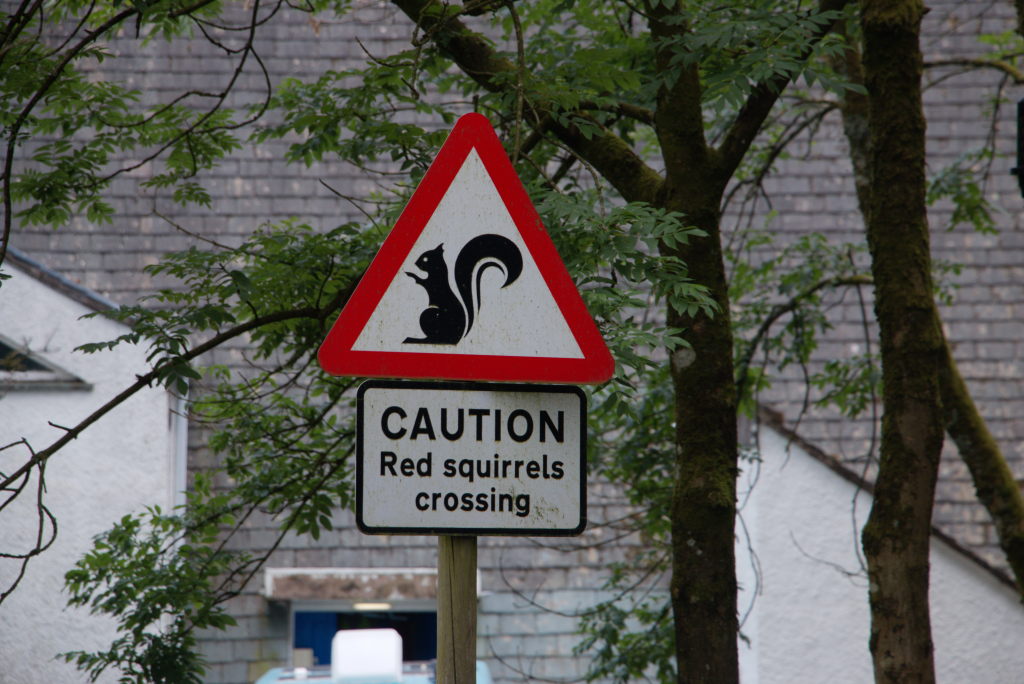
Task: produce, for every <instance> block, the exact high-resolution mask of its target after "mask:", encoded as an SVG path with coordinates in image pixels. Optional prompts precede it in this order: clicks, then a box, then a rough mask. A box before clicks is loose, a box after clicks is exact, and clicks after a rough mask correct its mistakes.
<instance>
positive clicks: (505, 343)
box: [352, 150, 583, 359]
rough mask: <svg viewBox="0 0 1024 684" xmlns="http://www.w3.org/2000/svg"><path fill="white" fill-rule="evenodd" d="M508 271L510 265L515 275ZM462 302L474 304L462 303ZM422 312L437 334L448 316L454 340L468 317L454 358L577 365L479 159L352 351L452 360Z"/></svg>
mask: <svg viewBox="0 0 1024 684" xmlns="http://www.w3.org/2000/svg"><path fill="white" fill-rule="evenodd" d="M471 242H472V245H470V243H471ZM510 252H511V254H510ZM510 262H512V263H515V264H516V265H515V267H514V269H512V272H511V273H510ZM463 264H464V265H463ZM487 266H495V268H487ZM481 267H484V268H483V269H482V270H481ZM462 281H464V282H462ZM506 285H507V287H506ZM462 293H465V295H466V298H467V299H469V300H470V301H462V298H461V296H462ZM449 307H450V308H451V309H452V310H453V311H448V310H447V308H449ZM456 309H457V311H456ZM424 312H430V313H429V315H430V316H432V317H433V318H434V319H436V320H437V325H438V326H440V327H441V328H444V326H443V325H442V324H443V323H444V322H445V317H446V316H449V315H450V316H453V317H455V318H456V319H458V321H459V324H458V325H459V329H460V330H461V329H462V328H461V326H463V325H465V323H464V319H463V317H464V315H465V313H464V312H470V313H471V314H472V315H473V318H472V319H470V321H471V325H470V326H466V327H467V330H466V333H465V337H463V338H461V339H460V340H458V353H459V354H466V355H495V356H543V357H551V358H565V359H582V358H583V352H582V351H581V350H580V347H579V344H578V343H577V342H576V338H575V336H574V335H573V333H572V331H571V330H569V325H568V323H566V321H565V317H564V316H563V314H562V312H561V310H559V308H558V304H556V303H555V299H554V297H553V296H552V294H551V290H549V289H548V285H547V283H545V282H544V279H543V277H542V276H541V273H540V269H539V268H538V266H537V263H536V262H535V261H534V260H533V257H532V255H531V254H530V250H529V249H527V247H526V243H525V242H524V241H523V238H522V236H521V235H520V233H519V228H517V227H516V224H515V222H514V221H513V220H512V216H511V215H510V214H509V212H508V209H506V208H505V204H504V202H503V201H502V199H501V197H500V196H499V195H498V191H497V189H496V188H495V186H494V182H493V181H492V180H491V176H490V174H488V172H487V169H486V168H484V164H483V162H482V161H481V160H480V155H479V154H478V153H477V152H476V150H471V151H470V153H469V155H468V156H467V157H466V160H465V162H464V163H463V165H462V168H461V169H460V170H459V172H458V173H457V174H456V176H455V178H454V180H452V184H451V185H450V186H449V188H448V192H447V193H445V195H444V198H443V199H442V200H441V202H440V204H438V205H437V208H436V209H435V210H434V213H433V215H432V216H431V217H430V220H429V221H427V224H426V226H425V227H424V228H423V232H422V233H421V234H420V236H419V238H418V239H417V240H416V242H415V243H414V245H413V248H412V251H411V252H410V253H409V255H408V256H407V257H406V259H405V261H404V262H403V264H402V267H401V268H400V269H399V272H398V275H397V277H396V278H395V280H394V281H392V283H391V284H390V285H389V286H388V288H387V290H386V291H385V292H384V296H383V297H381V300H380V303H379V304H378V305H377V308H376V310H375V311H374V312H373V315H371V316H370V319H369V321H367V323H366V327H365V328H363V331H362V333H361V334H360V335H359V337H358V338H357V339H356V342H355V344H354V345H353V347H352V348H353V349H354V350H356V351H385V352H409V351H414V352H419V353H426V354H450V353H452V351H453V349H454V348H455V347H454V346H453V342H454V340H451V339H439V340H436V341H431V339H430V337H431V335H430V333H431V332H432V331H431V328H430V324H427V325H428V327H427V328H426V329H424V328H422V325H423V316H424ZM439 337H443V336H439Z"/></svg>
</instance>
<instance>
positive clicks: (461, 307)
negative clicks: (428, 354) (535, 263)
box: [405, 233, 523, 344]
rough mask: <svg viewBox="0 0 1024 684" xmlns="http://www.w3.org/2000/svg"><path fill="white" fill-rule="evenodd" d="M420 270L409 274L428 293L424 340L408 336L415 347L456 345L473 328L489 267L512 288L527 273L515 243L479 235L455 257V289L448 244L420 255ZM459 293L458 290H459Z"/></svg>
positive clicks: (422, 321) (423, 316) (422, 320)
mask: <svg viewBox="0 0 1024 684" xmlns="http://www.w3.org/2000/svg"><path fill="white" fill-rule="evenodd" d="M415 263H416V268H418V269H420V270H421V271H423V272H424V273H426V274H427V275H426V276H420V275H418V274H416V273H413V272H411V271H406V273H405V274H406V275H407V276H409V277H410V278H412V279H413V280H414V281H415V282H416V284H417V285H419V286H420V287H422V288H423V289H424V290H426V291H427V308H426V309H424V310H423V312H422V313H421V314H420V329H421V330H422V331H423V335H424V336H423V337H407V338H405V342H406V343H411V344H456V343H458V342H459V340H461V339H462V338H464V337H465V336H466V335H467V334H468V333H469V331H470V329H472V327H473V321H474V320H475V319H476V315H477V314H478V313H479V312H480V303H481V302H480V281H481V278H482V277H483V273H484V271H486V270H487V269H488V268H491V267H493V268H498V269H500V270H501V272H502V273H503V274H504V275H505V282H504V283H502V285H501V287H508V286H509V285H511V284H512V283H513V282H515V280H516V279H517V278H518V277H519V274H520V273H522V271H523V255H522V254H521V253H520V251H519V248H518V247H516V245H515V243H514V242H512V241H511V240H509V239H508V238H507V237H504V236H502V235H496V234H494V233H487V234H484V235H478V236H476V237H475V238H473V239H472V240H470V241H469V242H467V243H466V245H465V246H464V247H463V248H462V249H461V250H459V254H458V256H456V257H455V274H454V275H455V288H456V289H455V290H453V289H452V286H451V284H450V283H449V279H448V264H447V262H446V261H445V258H444V243H441V244H440V245H438V246H437V247H435V248H433V249H428V250H427V251H425V252H423V254H420V256H419V257H417V259H416V262H415ZM456 290H457V291H456Z"/></svg>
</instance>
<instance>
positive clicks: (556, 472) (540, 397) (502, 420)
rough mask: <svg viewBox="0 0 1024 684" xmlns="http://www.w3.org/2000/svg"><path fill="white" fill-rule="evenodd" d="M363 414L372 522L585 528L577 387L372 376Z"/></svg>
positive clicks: (359, 516) (362, 499)
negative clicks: (411, 379) (422, 380)
mask: <svg viewBox="0 0 1024 684" xmlns="http://www.w3.org/2000/svg"><path fill="white" fill-rule="evenodd" d="M357 421H358V422H357V425H358V427H357V460H356V521H357V524H358V525H359V529H360V530H362V531H363V532H367V533H370V534H397V533H413V534H503V535H512V534H515V535H574V534H580V533H581V532H583V529H584V528H585V527H586V468H587V466H586V396H585V395H584V393H583V391H582V390H581V389H579V388H578V387H571V386H557V385H518V384H516V385H513V384H498V383H471V382H415V381H401V380H369V381H367V382H365V383H363V385H362V386H360V388H359V394H358V416H357Z"/></svg>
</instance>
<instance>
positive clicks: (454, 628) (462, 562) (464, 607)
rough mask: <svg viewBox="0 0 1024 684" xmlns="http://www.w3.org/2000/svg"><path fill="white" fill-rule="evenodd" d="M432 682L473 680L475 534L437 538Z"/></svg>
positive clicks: (466, 682) (455, 683)
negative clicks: (435, 651)
mask: <svg viewBox="0 0 1024 684" xmlns="http://www.w3.org/2000/svg"><path fill="white" fill-rule="evenodd" d="M436 681H437V684H475V682H476V537H453V536H445V535H441V536H439V537H438V538H437V679H436Z"/></svg>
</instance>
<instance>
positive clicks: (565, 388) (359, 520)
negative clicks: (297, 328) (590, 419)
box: [356, 379, 587, 537]
mask: <svg viewBox="0 0 1024 684" xmlns="http://www.w3.org/2000/svg"><path fill="white" fill-rule="evenodd" d="M393 388H398V389H416V390H431V389H444V390H464V391H473V392H543V393H548V394H575V395H576V396H577V397H578V398H579V400H580V428H581V430H580V432H581V435H580V521H579V524H578V525H577V526H576V527H574V528H571V529H563V528H558V529H549V530H524V529H521V528H507V527H429V526H424V527H415V526H413V527H380V526H370V525H367V524H366V523H365V522H364V521H363V468H364V466H363V417H364V411H363V395H364V394H365V393H366V392H367V391H368V390H372V389H393ZM356 526H357V527H358V528H359V531H360V532H362V533H364V534H414V535H415V534H418V535H450V536H468V535H472V536H482V535H493V536H505V537H574V536H578V535H580V534H582V533H583V531H584V530H585V529H586V528H587V395H586V393H585V392H584V391H583V390H582V389H581V388H579V387H577V386H575V385H534V384H530V383H503V382H470V381H436V382H434V381H425V380H424V381H421V380H386V379H372V380H366V381H365V382H363V383H362V384H361V385H360V386H359V390H358V391H357V393H356Z"/></svg>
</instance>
